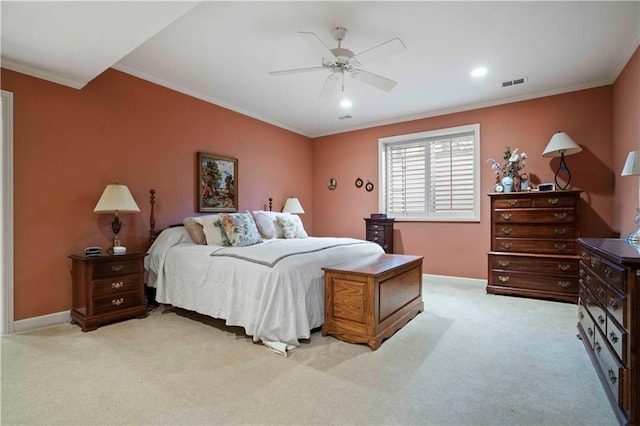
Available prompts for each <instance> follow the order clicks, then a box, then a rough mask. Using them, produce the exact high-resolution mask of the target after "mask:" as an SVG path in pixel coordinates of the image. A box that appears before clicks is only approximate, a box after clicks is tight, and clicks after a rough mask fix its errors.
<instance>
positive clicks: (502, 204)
mask: <svg viewBox="0 0 640 426" xmlns="http://www.w3.org/2000/svg"><path fill="white" fill-rule="evenodd" d="M532 204H533V203H532V202H531V198H520V197H518V198H515V197H514V198H502V199H499V200H495V202H494V206H495V207H496V208H498V209H513V208H526V207H531V206H532Z"/></svg>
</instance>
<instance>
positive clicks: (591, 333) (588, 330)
mask: <svg viewBox="0 0 640 426" xmlns="http://www.w3.org/2000/svg"><path fill="white" fill-rule="evenodd" d="M587 334H588V335H589V337H593V329H592V328H591V327H587Z"/></svg>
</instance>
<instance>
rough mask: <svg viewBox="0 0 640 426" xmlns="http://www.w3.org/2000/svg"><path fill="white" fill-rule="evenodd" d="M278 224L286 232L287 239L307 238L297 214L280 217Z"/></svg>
mask: <svg viewBox="0 0 640 426" xmlns="http://www.w3.org/2000/svg"><path fill="white" fill-rule="evenodd" d="M278 223H279V224H280V225H281V226H282V229H283V230H284V237H285V238H307V237H308V235H307V232H306V231H305V230H304V226H303V225H302V221H301V220H300V218H299V217H298V216H296V215H295V214H290V215H282V216H278Z"/></svg>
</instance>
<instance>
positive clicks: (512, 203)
mask: <svg viewBox="0 0 640 426" xmlns="http://www.w3.org/2000/svg"><path fill="white" fill-rule="evenodd" d="M507 202H508V203H509V205H510V206H511V207H514V206H515V205H516V204H518V200H509V201H507Z"/></svg>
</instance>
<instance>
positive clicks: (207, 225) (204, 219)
mask: <svg viewBox="0 0 640 426" xmlns="http://www.w3.org/2000/svg"><path fill="white" fill-rule="evenodd" d="M194 220H195V221H196V222H197V223H199V224H200V225H202V232H204V236H205V240H206V244H207V245H210V246H222V245H224V241H223V238H224V235H222V232H221V231H222V228H220V225H219V222H220V215H219V214H210V215H206V216H196V217H195V218H194ZM216 223H217V225H216Z"/></svg>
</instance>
